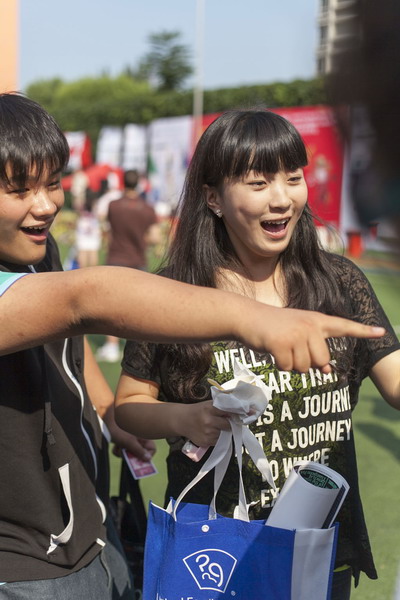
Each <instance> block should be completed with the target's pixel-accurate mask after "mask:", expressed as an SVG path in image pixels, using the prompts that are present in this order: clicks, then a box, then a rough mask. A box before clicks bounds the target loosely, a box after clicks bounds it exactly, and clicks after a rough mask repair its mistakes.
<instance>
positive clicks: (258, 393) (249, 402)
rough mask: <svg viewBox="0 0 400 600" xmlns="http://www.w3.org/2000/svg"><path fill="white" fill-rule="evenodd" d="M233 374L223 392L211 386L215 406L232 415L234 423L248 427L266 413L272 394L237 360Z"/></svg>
mask: <svg viewBox="0 0 400 600" xmlns="http://www.w3.org/2000/svg"><path fill="white" fill-rule="evenodd" d="M233 373H234V378H233V379H230V380H229V381H226V382H225V383H224V384H222V386H221V387H223V388H224V389H223V390H221V389H219V388H217V387H216V386H214V385H213V386H211V397H212V400H213V405H214V406H215V407H216V408H219V409H220V410H223V411H225V412H229V413H232V419H233V420H234V421H236V422H239V421H240V422H241V423H243V424H244V425H248V424H249V423H253V421H256V420H257V419H258V417H259V416H260V415H261V414H262V413H263V412H264V410H265V409H266V407H267V405H268V402H269V401H270V400H271V392H270V390H269V388H268V387H267V386H266V385H265V383H264V382H263V381H262V380H261V377H260V376H259V375H255V374H254V373H253V372H252V371H250V370H249V369H248V368H247V367H245V366H244V365H242V364H241V363H240V362H239V361H238V360H237V359H235V361H234V365H233Z"/></svg>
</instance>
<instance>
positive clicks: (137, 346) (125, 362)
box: [122, 340, 161, 385]
mask: <svg viewBox="0 0 400 600" xmlns="http://www.w3.org/2000/svg"><path fill="white" fill-rule="evenodd" d="M157 362H158V361H157V344H153V343H151V342H136V341H133V340H128V341H127V342H126V344H125V349H124V356H123V359H122V368H123V369H124V371H125V372H126V373H128V374H129V375H132V376H133V377H138V378H139V379H147V380H148V381H154V382H155V383H157V384H158V385H161V377H160V372H159V368H158V364H157Z"/></svg>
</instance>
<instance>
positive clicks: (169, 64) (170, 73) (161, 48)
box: [132, 31, 193, 91]
mask: <svg viewBox="0 0 400 600" xmlns="http://www.w3.org/2000/svg"><path fill="white" fill-rule="evenodd" d="M179 37H180V33H179V32H177V31H162V32H161V33H152V34H150V35H149V37H148V41H149V43H150V45H151V50H150V52H148V53H147V54H146V55H145V56H144V57H143V58H142V59H141V61H140V62H139V65H138V67H137V68H136V69H134V70H133V72H132V74H133V76H134V77H135V78H138V79H147V80H148V81H150V82H155V84H156V87H157V88H158V90H159V91H174V90H179V89H181V88H182V87H183V84H184V82H185V80H186V79H187V78H188V77H189V75H191V74H192V73H193V67H192V65H191V64H190V51H189V50H188V48H187V47H186V46H184V45H183V44H179V43H177V42H178V39H179Z"/></svg>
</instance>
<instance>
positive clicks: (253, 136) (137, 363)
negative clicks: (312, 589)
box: [116, 109, 400, 600]
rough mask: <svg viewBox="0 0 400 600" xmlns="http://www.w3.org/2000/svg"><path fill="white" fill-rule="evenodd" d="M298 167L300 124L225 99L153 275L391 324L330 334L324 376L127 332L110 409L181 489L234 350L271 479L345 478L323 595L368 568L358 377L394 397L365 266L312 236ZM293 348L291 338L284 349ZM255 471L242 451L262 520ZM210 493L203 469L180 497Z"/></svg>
mask: <svg viewBox="0 0 400 600" xmlns="http://www.w3.org/2000/svg"><path fill="white" fill-rule="evenodd" d="M306 165H307V153H306V149H305V146H304V143H303V140H302V139H301V137H300V135H299V133H298V132H297V130H296V129H295V128H294V127H293V125H292V124H291V123H290V122H288V121H287V120H286V119H284V118H282V117H280V116H279V115H277V114H275V113H272V112H269V111H267V110H261V109H254V110H233V111H228V112H226V113H224V114H223V115H222V116H220V117H219V118H218V119H216V120H215V121H213V123H212V124H211V125H210V126H209V127H208V128H207V129H206V131H205V132H204V133H203V135H202V137H201V138H200V140H199V143H198V145H197V147H196V150H195V152H194V155H193V157H192V160H191V163H190V166H189V169H188V172H187V177H186V181H185V186H184V190H183V193H182V197H181V201H180V205H179V207H178V215H179V221H178V225H177V227H176V230H175V235H174V238H173V240H172V244H171V246H170V250H169V256H168V261H167V264H166V265H165V267H164V269H163V272H162V273H163V275H164V276H167V277H170V278H172V279H176V280H179V281H184V282H187V283H191V284H197V285H201V286H205V287H215V288H219V289H223V290H228V291H234V292H236V293H239V294H241V295H242V296H247V297H250V298H255V299H257V300H260V301H262V302H263V303H265V304H268V305H271V304H272V305H275V306H277V307H281V310H282V307H283V308H284V310H282V312H283V314H285V312H286V311H287V309H288V308H289V307H290V308H306V309H313V310H318V311H320V312H322V313H325V314H328V315H338V316H347V317H351V318H355V319H357V320H358V319H359V320H362V321H363V322H364V323H370V324H372V323H379V324H381V325H384V326H385V328H386V330H387V334H386V335H385V336H384V337H382V338H381V339H380V340H378V341H377V340H374V341H371V342H366V343H364V342H362V341H360V342H357V343H355V342H353V341H351V340H350V339H349V338H342V339H341V340H329V342H330V343H329V350H330V355H331V364H333V365H334V371H333V372H331V373H329V374H327V375H326V376H325V374H322V373H321V371H320V370H318V369H316V370H313V369H310V370H309V371H308V372H307V373H299V372H298V371H297V370H295V369H293V370H290V369H288V370H282V369H280V368H279V365H277V363H276V357H275V356H273V355H272V354H270V353H264V354H263V353H260V354H255V353H252V351H251V349H249V348H248V347H246V346H245V345H243V344H237V343H235V342H233V341H232V342H228V343H227V342H224V341H223V340H220V341H218V342H215V343H212V344H202V345H191V346H184V345H179V344H175V345H167V344H148V343H136V342H133V341H128V342H127V344H126V347H125V354H124V359H123V363H122V366H123V374H122V376H121V379H120V383H119V386H118V389H117V400H116V403H117V407H116V417H117V420H118V422H119V424H120V426H121V427H124V428H126V429H127V430H128V431H131V432H133V433H136V434H137V435H141V436H144V437H166V438H167V440H168V443H169V444H170V453H169V456H168V487H167V490H166V493H165V498H166V501H168V499H169V498H170V497H173V498H177V497H178V496H179V494H180V493H181V491H182V490H183V489H184V488H185V486H186V485H187V484H188V483H189V482H190V481H192V480H193V479H194V477H195V475H196V474H197V472H198V470H199V468H200V467H201V466H202V464H203V462H200V463H195V462H192V461H191V460H190V458H189V457H188V456H187V455H186V454H184V452H182V449H183V448H184V445H185V442H186V439H189V440H190V441H191V442H192V444H196V445H198V446H200V447H201V446H203V447H207V446H210V445H214V444H215V443H216V441H217V439H218V436H219V434H220V432H221V431H222V430H224V429H227V427H228V425H227V421H226V413H224V412H222V411H219V410H218V409H216V408H215V407H214V406H213V404H212V401H211V391H210V384H209V380H213V381H215V382H217V383H218V384H219V385H223V384H224V383H225V382H226V381H228V380H230V379H232V378H233V369H234V359H235V357H240V360H241V361H242V363H244V364H245V365H249V366H250V368H251V369H252V371H253V373H254V374H255V375H257V376H259V377H262V378H263V380H264V381H265V383H266V384H267V386H268V388H269V391H270V393H271V402H270V403H269V405H268V406H267V408H266V410H265V412H264V414H263V415H261V416H260V418H259V419H258V420H257V422H255V423H254V424H252V425H251V426H250V428H251V429H252V431H253V433H254V434H255V435H256V437H257V439H258V440H259V441H260V443H261V444H262V446H263V449H264V451H265V454H266V456H267V457H268V459H269V460H270V462H271V464H273V465H274V468H275V471H274V479H275V481H274V483H275V485H276V488H277V489H278V491H279V489H280V488H281V487H282V486H283V484H284V482H285V480H286V478H287V476H288V475H289V473H290V470H291V468H292V466H293V463H294V462H295V461H296V460H299V459H300V458H301V459H308V460H319V461H320V462H323V463H324V464H329V465H330V466H331V467H332V468H333V469H335V470H337V471H338V472H339V473H341V474H342V475H343V476H344V477H345V478H346V480H347V481H348V482H349V484H350V488H351V490H352V494H350V495H349V498H348V499H346V503H345V505H344V508H343V510H342V511H341V513H340V514H339V521H340V529H339V532H340V533H339V536H340V537H339V543H338V552H337V557H336V567H337V569H338V572H337V573H335V576H334V584H333V590H334V591H333V595H332V598H333V599H334V600H346V599H347V598H349V596H350V587H351V574H352V573H353V575H354V577H355V579H356V580H358V577H359V574H360V571H364V572H366V573H367V574H368V576H369V577H371V578H375V577H376V572H375V567H374V563H373V559H372V555H371V551H370V548H369V543H368V533H367V529H366V526H365V523H364V520H363V516H362V515H363V513H362V504H361V498H360V496H359V493H358V480H357V469H356V456H355V450H354V440H353V432H352V409H353V408H354V407H355V405H356V404H357V398H358V391H359V387H360V384H361V381H362V380H363V379H364V378H365V377H367V376H371V377H372V378H373V380H374V382H375V384H376V385H377V386H378V388H379V391H380V392H381V394H382V396H383V397H384V399H385V400H386V401H387V402H388V403H390V404H392V405H393V406H395V407H396V408H399V407H400V391H399V390H400V381H399V376H398V373H400V351H399V343H398V341H397V338H396V336H395V334H394V332H393V329H392V328H391V326H390V324H389V322H388V320H387V318H386V316H385V314H384V312H383V310H382V308H381V306H380V305H379V302H378V301H377V299H376V297H375V294H374V292H373V290H372V288H371V286H370V285H369V283H368V281H367V280H366V278H365V277H364V275H363V274H362V273H361V272H360V271H359V270H358V269H357V267H356V266H355V265H354V264H353V263H351V262H350V261H348V260H347V259H345V258H344V257H342V256H337V255H334V254H329V253H327V252H325V251H324V250H323V249H322V248H321V247H320V245H319V242H318V236H317V232H316V228H315V225H314V221H313V215H312V213H311V211H310V208H309V206H308V203H307V186H306V183H305V180H304V175H303V169H304V168H305V167H306ZM277 325H278V329H279V323H278V324H277ZM277 335H278V338H277V343H278V344H279V343H280V340H281V335H280V332H279V331H278V334H277ZM302 354H303V351H302V350H301V349H300V348H299V347H297V349H296V348H295V350H294V355H296V356H297V357H299V356H301V355H302ZM277 381H281V382H282V381H283V382H284V383H285V385H282V386H277V385H276V382H277ZM274 382H275V383H274ZM342 399H343V401H341V400H342ZM207 456H208V455H206V457H207ZM206 457H205V458H206ZM204 460H205V459H202V461H204ZM256 471H257V470H256V469H255V468H253V465H252V461H251V459H250V458H249V456H248V455H246V454H244V455H243V478H244V482H245V486H246V494H247V502H249V503H251V504H250V506H251V509H250V512H251V517H252V518H254V519H266V518H267V517H268V515H269V512H270V510H271V508H272V505H273V502H274V498H275V497H276V492H275V490H272V488H271V489H269V488H268V485H267V484H266V483H265V482H263V481H262V478H261V475H259V474H258V472H256ZM237 473H238V470H237V465H235V459H234V458H232V460H231V463H230V466H229V467H228V470H227V474H226V476H225V478H224V480H223V482H222V485H221V487H220V489H219V493H218V497H217V509H218V512H220V513H222V514H224V515H227V516H232V514H233V511H234V508H235V504H236V498H237V496H236V493H235V490H236V489H237V486H238V481H237ZM212 496H213V483H212V479H211V480H209V479H208V480H207V478H204V479H203V480H202V481H201V483H198V484H197V485H196V487H195V488H194V489H193V490H192V491H191V492H190V494H188V495H187V496H186V499H187V501H189V502H196V503H200V504H206V505H207V504H210V502H211V499H212Z"/></svg>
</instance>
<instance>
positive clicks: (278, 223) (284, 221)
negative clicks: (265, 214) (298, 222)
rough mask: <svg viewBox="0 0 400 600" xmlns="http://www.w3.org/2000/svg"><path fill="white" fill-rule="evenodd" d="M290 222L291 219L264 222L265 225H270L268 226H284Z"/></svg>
mask: <svg viewBox="0 0 400 600" xmlns="http://www.w3.org/2000/svg"><path fill="white" fill-rule="evenodd" d="M288 221H289V219H283V220H282V221H264V223H268V225H284V224H285V223H287V222H288Z"/></svg>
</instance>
